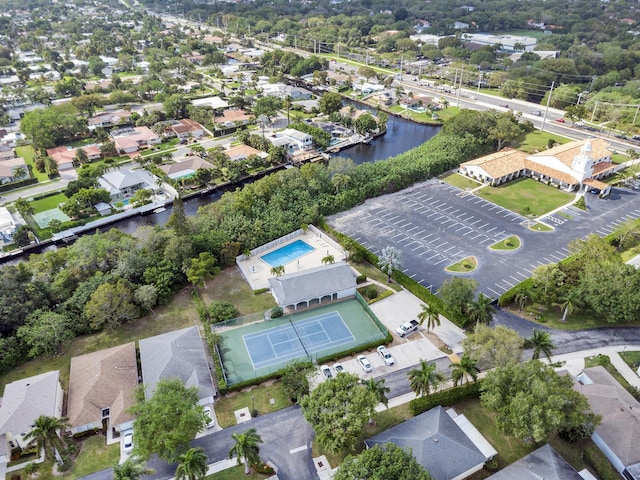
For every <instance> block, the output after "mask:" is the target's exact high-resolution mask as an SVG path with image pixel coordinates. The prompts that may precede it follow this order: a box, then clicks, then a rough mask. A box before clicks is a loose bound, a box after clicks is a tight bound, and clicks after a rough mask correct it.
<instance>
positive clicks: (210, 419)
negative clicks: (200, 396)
mask: <svg viewBox="0 0 640 480" xmlns="http://www.w3.org/2000/svg"><path fill="white" fill-rule="evenodd" d="M204 417H205V418H206V419H207V424H206V425H205V427H207V428H213V427H214V426H215V424H216V420H215V418H214V417H213V412H212V411H211V407H204Z"/></svg>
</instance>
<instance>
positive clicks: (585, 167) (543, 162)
mask: <svg viewBox="0 0 640 480" xmlns="http://www.w3.org/2000/svg"><path fill="white" fill-rule="evenodd" d="M608 147H609V144H608V143H607V142H606V141H605V140H602V139H600V138H596V139H587V140H581V141H575V142H569V143H566V144H564V145H558V146H556V147H553V148H550V149H548V150H546V151H544V152H540V153H535V154H533V155H526V154H524V153H523V152H520V151H518V150H513V149H510V148H505V149H502V150H501V151H499V152H495V153H492V154H490V155H486V156H484V157H480V158H476V159H474V160H469V161H468V162H464V163H462V164H461V165H460V170H459V171H460V173H461V174H462V175H466V176H468V177H471V178H474V179H476V180H479V181H481V182H483V183H487V184H489V185H493V186H495V185H501V184H503V183H506V182H509V181H511V180H513V179H515V178H519V177H524V176H527V177H531V178H533V179H535V180H538V181H541V182H544V183H547V184H549V185H552V186H556V187H558V188H562V189H564V190H567V191H573V190H575V189H579V188H581V187H583V186H585V187H586V188H596V189H598V190H601V192H602V193H601V195H602V196H605V195H607V194H608V193H609V192H610V191H611V186H610V185H608V184H606V183H604V182H602V181H601V179H603V178H604V177H606V176H609V175H612V174H613V173H615V172H616V171H618V169H620V168H621V167H620V166H617V165H615V164H613V163H612V162H611V151H610V150H609V148H608Z"/></svg>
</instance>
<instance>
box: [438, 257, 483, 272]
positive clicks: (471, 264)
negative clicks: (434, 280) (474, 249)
mask: <svg viewBox="0 0 640 480" xmlns="http://www.w3.org/2000/svg"><path fill="white" fill-rule="evenodd" d="M477 268H478V259H477V258H476V257H474V256H470V257H466V258H463V259H462V260H460V261H459V262H456V263H454V264H453V265H449V266H448V267H445V270H446V271H447V272H455V273H470V272H473V271H474V270H476V269H477Z"/></svg>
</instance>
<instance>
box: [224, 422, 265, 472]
mask: <svg viewBox="0 0 640 480" xmlns="http://www.w3.org/2000/svg"><path fill="white" fill-rule="evenodd" d="M231 438H233V440H235V442H236V443H235V445H234V446H233V447H231V450H229V458H231V457H233V455H236V456H237V457H238V465H240V463H241V462H242V460H241V459H244V473H245V475H249V473H250V472H251V469H250V465H255V464H256V463H258V462H259V461H260V447H258V444H259V443H262V438H260V435H258V433H257V432H256V429H255V428H250V429H249V430H247V431H246V432H244V433H232V434H231Z"/></svg>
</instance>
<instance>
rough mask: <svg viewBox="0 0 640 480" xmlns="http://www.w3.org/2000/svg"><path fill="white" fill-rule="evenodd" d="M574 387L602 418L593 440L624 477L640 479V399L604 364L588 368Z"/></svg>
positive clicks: (577, 378)
mask: <svg viewBox="0 0 640 480" xmlns="http://www.w3.org/2000/svg"><path fill="white" fill-rule="evenodd" d="M574 389H575V390H577V391H579V392H580V393H582V394H583V395H584V396H585V397H587V400H589V405H590V406H591V411H592V412H593V413H595V414H597V415H600V416H601V417H602V420H601V422H600V425H598V427H597V428H596V430H595V432H593V435H591V439H592V440H593V442H594V443H595V444H596V445H597V446H598V448H600V450H602V453H604V454H605V455H606V457H607V458H608V459H609V461H610V462H611V464H612V465H613V466H614V467H615V468H616V470H618V472H619V473H620V475H622V477H623V478H625V479H627V480H640V402H638V401H637V400H636V399H635V398H634V397H633V396H632V395H631V394H630V393H629V392H628V391H627V390H626V389H625V388H624V387H622V385H620V383H619V382H618V381H617V380H616V379H615V378H614V377H613V376H612V375H611V374H610V373H609V372H607V370H605V368H604V367H601V366H597V367H591V368H585V369H584V370H583V372H582V373H581V374H580V375H578V376H577V377H576V378H575V382H574Z"/></svg>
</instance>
